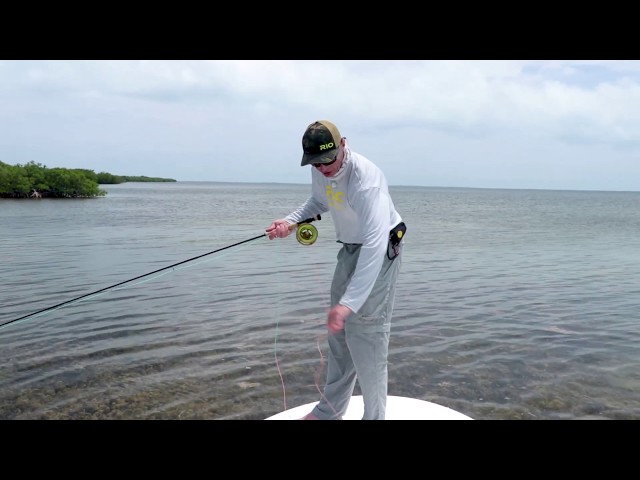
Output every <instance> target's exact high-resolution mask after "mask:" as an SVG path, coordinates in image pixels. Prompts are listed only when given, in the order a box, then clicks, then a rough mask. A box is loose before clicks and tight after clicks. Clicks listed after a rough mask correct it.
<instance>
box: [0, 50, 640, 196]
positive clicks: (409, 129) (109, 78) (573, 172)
mask: <svg viewBox="0 0 640 480" xmlns="http://www.w3.org/2000/svg"><path fill="white" fill-rule="evenodd" d="M321 119H328V120H331V121H332V122H334V123H335V124H336V125H337V126H338V128H339V129H340V132H341V134H342V135H343V136H345V137H347V139H348V142H349V144H350V146H351V148H352V150H354V151H356V152H358V153H361V154H363V155H365V156H367V157H369V159H370V160H372V161H373V162H374V163H376V164H378V165H379V166H380V167H382V169H383V170H384V171H385V173H386V175H387V179H388V181H389V184H390V185H420V186H439V187H483V188H518V189H519V188H533V189H566V190H632V191H640V61H617V60H616V61H613V60H606V61H595V60H594V61H560V60H553V61H516V60H492V61H480V60H469V61H462V60H456V61H444V60H432V61H431V60H429V61H426V60H412V61H407V60H355V61H346V60H339V61H338V60H336V61H333V60H331V61H329V60H305V61H299V60H278V61H269V60H256V61H252V60H237V61H233V60H212V61H209V60H200V61H193V60H176V61H164V60H150V61H137V60H122V61H110V60H109V61H108V60H96V61H82V60H70V61H67V60H49V61H21V60H10V61H1V60H0V160H1V161H3V162H5V163H8V164H12V165H15V164H25V163H27V162H29V161H35V162H37V163H40V164H43V165H45V166H46V167H49V168H53V167H65V168H87V169H91V170H94V171H95V172H96V173H98V172H109V173H113V174H116V175H146V176H152V177H165V178H173V179H176V180H178V181H221V182H268V183H271V182H276V183H301V184H305V183H309V181H310V177H311V173H310V171H309V170H310V168H312V167H309V166H307V167H301V166H300V159H301V157H302V145H301V140H302V134H303V133H304V130H305V128H306V127H307V125H308V124H310V123H312V122H313V121H315V120H321Z"/></svg>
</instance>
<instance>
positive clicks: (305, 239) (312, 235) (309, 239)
mask: <svg viewBox="0 0 640 480" xmlns="http://www.w3.org/2000/svg"><path fill="white" fill-rule="evenodd" d="M296 239H297V240H298V242H300V243H301V244H302V245H312V244H314V243H315V241H316V240H317V239H318V229H317V228H316V227H314V226H313V225H311V224H310V223H303V224H302V225H300V226H299V227H298V229H297V230H296Z"/></svg>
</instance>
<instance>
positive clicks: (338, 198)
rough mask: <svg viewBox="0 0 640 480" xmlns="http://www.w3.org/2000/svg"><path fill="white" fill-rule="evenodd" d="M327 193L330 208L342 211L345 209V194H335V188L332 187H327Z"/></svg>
mask: <svg viewBox="0 0 640 480" xmlns="http://www.w3.org/2000/svg"><path fill="white" fill-rule="evenodd" d="M325 192H326V194H327V198H328V199H329V206H330V207H331V208H335V209H337V210H342V209H343V208H344V205H343V204H344V192H335V191H334V190H333V188H331V185H327V187H326V189H325Z"/></svg>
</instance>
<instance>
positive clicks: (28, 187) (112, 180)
mask: <svg viewBox="0 0 640 480" xmlns="http://www.w3.org/2000/svg"><path fill="white" fill-rule="evenodd" d="M125 182H175V180H173V179H168V178H153V177H144V176H142V177H130V176H122V175H112V174H110V173H106V172H101V173H95V172H94V171H93V170H87V169H83V168H73V169H68V168H47V167H45V166H44V165H42V164H40V163H35V162H33V161H32V162H29V163H27V164H26V165H20V164H17V165H8V164H6V163H4V162H1V161H0V198H33V197H37V198H44V197H47V198H95V197H103V196H105V195H106V194H107V192H106V191H105V190H103V189H101V188H100V187H99V185H100V184H116V183H125Z"/></svg>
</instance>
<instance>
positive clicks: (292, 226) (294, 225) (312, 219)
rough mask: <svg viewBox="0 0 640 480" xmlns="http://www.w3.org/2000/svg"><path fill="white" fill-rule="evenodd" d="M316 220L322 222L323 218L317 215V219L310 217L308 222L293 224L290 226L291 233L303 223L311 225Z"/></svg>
mask: <svg viewBox="0 0 640 480" xmlns="http://www.w3.org/2000/svg"><path fill="white" fill-rule="evenodd" d="M314 220H322V217H321V216H320V214H318V215H316V216H315V217H310V218H307V219H306V220H302V221H300V222H298V223H292V224H291V225H289V231H291V230H294V229H296V228H298V227H299V226H300V225H302V224H303V223H311V222H313V221H314Z"/></svg>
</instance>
